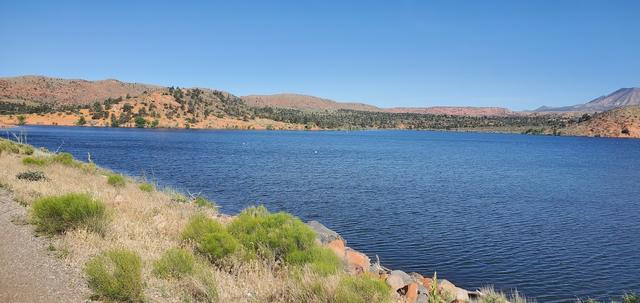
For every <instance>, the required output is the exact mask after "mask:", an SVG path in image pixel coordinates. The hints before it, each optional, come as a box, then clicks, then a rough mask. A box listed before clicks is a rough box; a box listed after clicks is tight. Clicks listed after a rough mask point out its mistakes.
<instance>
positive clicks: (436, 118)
mask: <svg viewBox="0 0 640 303" xmlns="http://www.w3.org/2000/svg"><path fill="white" fill-rule="evenodd" d="M253 112H254V115H255V116H257V117H262V118H268V119H272V120H276V121H282V122H288V123H298V124H304V125H307V126H309V127H313V126H317V127H320V128H330V129H335V128H343V129H352V128H407V129H461V128H492V127H547V128H561V127H564V126H565V125H566V119H564V118H561V117H557V116H504V117H498V116H480V117H472V116H453V115H432V114H416V113H385V112H369V111H355V110H337V111H322V112H307V111H301V110H295V109H283V108H272V107H262V108H254V109H253Z"/></svg>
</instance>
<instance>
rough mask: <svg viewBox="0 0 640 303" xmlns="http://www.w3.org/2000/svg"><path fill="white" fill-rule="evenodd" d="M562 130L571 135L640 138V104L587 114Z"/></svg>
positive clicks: (563, 132)
mask: <svg viewBox="0 0 640 303" xmlns="http://www.w3.org/2000/svg"><path fill="white" fill-rule="evenodd" d="M561 132H562V134H563V135H570V136H590V137H620V138H640V106H627V107H621V108H616V109H612V110H609V111H605V112H602V113H597V114H594V115H593V116H591V115H588V114H585V115H583V116H582V117H581V118H580V119H579V120H578V122H577V123H572V124H570V125H569V126H567V127H566V128H564V129H562V130H561Z"/></svg>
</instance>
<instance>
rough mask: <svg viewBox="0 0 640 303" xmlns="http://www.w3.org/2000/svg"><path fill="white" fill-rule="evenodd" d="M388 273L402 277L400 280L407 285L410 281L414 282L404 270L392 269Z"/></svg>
mask: <svg viewBox="0 0 640 303" xmlns="http://www.w3.org/2000/svg"><path fill="white" fill-rule="evenodd" d="M389 274H390V275H392V276H393V275H396V276H400V277H401V278H402V281H404V283H405V285H409V284H410V283H411V282H414V281H413V279H412V278H411V276H409V275H408V274H407V273H406V272H404V271H402V270H392V271H391V273H389Z"/></svg>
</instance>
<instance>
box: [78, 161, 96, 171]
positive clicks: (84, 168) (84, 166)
mask: <svg viewBox="0 0 640 303" xmlns="http://www.w3.org/2000/svg"><path fill="white" fill-rule="evenodd" d="M80 169H81V170H82V171H83V172H85V173H87V174H95V173H96V172H97V171H98V166H96V164H95V163H93V162H89V163H82V164H80Z"/></svg>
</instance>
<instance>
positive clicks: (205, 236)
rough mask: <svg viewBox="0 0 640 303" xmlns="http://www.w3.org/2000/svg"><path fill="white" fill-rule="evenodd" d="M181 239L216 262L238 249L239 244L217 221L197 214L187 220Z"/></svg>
mask: <svg viewBox="0 0 640 303" xmlns="http://www.w3.org/2000/svg"><path fill="white" fill-rule="evenodd" d="M182 238H183V239H184V240H187V241H191V242H192V243H194V244H195V246H196V250H197V251H198V252H199V253H201V254H202V255H204V256H205V257H207V258H208V259H209V260H210V261H212V262H215V261H218V260H220V259H222V258H224V257H226V256H228V255H230V254H232V253H234V252H235V251H237V250H238V249H239V248H240V243H239V242H238V240H236V239H235V238H234V237H233V236H232V235H230V234H229V232H227V230H226V229H225V228H224V226H222V225H221V224H220V223H219V222H218V221H216V220H213V219H211V218H208V217H206V216H205V215H203V214H197V215H195V216H193V217H192V218H191V220H189V223H188V224H187V227H186V228H185V229H184V231H183V232H182Z"/></svg>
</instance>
